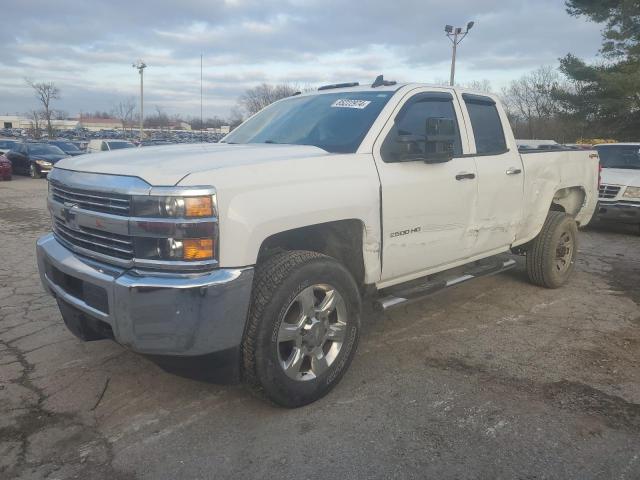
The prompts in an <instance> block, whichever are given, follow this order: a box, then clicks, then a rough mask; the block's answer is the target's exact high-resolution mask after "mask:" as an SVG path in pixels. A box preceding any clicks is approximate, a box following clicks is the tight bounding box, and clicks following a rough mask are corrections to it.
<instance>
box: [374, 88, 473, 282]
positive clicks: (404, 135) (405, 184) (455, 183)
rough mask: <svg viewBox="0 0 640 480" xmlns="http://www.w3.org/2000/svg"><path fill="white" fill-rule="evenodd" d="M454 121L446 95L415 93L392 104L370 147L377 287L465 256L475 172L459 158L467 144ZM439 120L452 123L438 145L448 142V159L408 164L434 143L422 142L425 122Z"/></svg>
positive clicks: (457, 115) (468, 160)
mask: <svg viewBox="0 0 640 480" xmlns="http://www.w3.org/2000/svg"><path fill="white" fill-rule="evenodd" d="M459 119H460V121H461V119H462V114H461V111H460V106H459V104H458V102H457V100H456V99H455V98H454V97H453V95H452V94H451V93H450V92H449V91H447V90H444V89H442V90H439V91H434V90H425V89H420V90H418V92H417V93H416V92H415V91H414V92H412V93H410V94H408V95H407V97H405V99H403V102H401V103H400V104H399V105H398V106H397V108H396V110H395V111H394V113H393V114H392V116H391V119H390V120H389V121H388V122H387V124H386V125H385V127H384V128H383V130H382V132H381V135H379V136H378V139H377V140H376V143H375V144H374V157H375V160H376V164H377V167H378V172H379V175H380V181H381V184H382V193H381V195H382V225H383V228H382V233H383V242H382V250H383V251H382V278H381V280H382V281H381V284H380V286H381V287H383V288H384V286H385V283H388V284H393V283H397V282H401V281H407V280H411V279H413V278H418V277H421V276H423V275H426V274H428V273H432V272H435V271H438V270H444V269H446V268H448V267H449V266H452V264H453V263H455V262H459V261H460V260H464V259H466V258H468V257H469V256H470V249H471V247H472V246H473V241H474V240H475V237H473V236H470V235H469V233H468V228H469V226H470V225H471V223H472V220H473V216H474V212H475V204H476V201H477V195H478V190H477V178H476V177H477V172H476V164H475V160H474V158H473V157H470V156H465V155H464V153H465V152H468V148H469V147H468V141H467V138H466V136H461V132H460V128H459V123H458V120H459ZM443 122H448V125H451V124H452V125H453V129H452V131H447V132H446V138H444V140H445V141H444V142H443V143H445V144H446V143H447V142H448V144H449V145H448V148H449V149H450V150H451V152H452V154H453V158H450V157H449V158H450V159H449V160H448V161H442V162H441V163H426V162H425V161H424V160H423V159H417V160H416V158H420V157H424V156H425V155H421V152H422V153H426V152H428V151H429V150H433V148H430V145H431V147H433V143H436V142H430V140H431V139H430V138H429V137H430V135H431V134H430V133H429V130H428V127H426V125H433V124H439V123H443ZM441 137H442V135H441V136H439V137H438V139H439V141H440V140H443V138H441ZM412 159H413V160H412ZM459 263H463V262H459Z"/></svg>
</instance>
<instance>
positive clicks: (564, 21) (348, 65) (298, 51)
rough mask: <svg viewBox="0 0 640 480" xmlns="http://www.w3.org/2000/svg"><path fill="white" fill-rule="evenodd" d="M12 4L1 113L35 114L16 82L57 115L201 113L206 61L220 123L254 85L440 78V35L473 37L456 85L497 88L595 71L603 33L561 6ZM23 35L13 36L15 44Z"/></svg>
mask: <svg viewBox="0 0 640 480" xmlns="http://www.w3.org/2000/svg"><path fill="white" fill-rule="evenodd" d="M54 3H55V5H53V4H52V3H51V2H49V1H44V0H32V1H29V2H18V3H16V4H13V5H12V8H11V9H8V10H5V12H3V17H4V18H3V23H4V25H11V28H5V29H3V30H2V31H0V41H1V42H2V44H3V48H2V49H1V50H0V68H1V69H2V72H3V73H2V80H0V81H1V82H2V83H1V84H0V87H1V88H0V113H4V112H5V111H7V112H16V111H18V112H20V111H26V110H28V109H29V108H32V107H34V106H35V100H34V99H33V98H32V95H31V92H30V91H29V89H28V88H26V87H25V86H24V80H23V79H24V77H30V78H33V79H36V80H52V81H55V82H56V83H57V84H58V85H59V86H60V88H61V91H62V99H61V100H60V102H59V108H61V109H63V110H66V111H69V112H71V113H75V112H78V111H80V110H83V111H91V110H95V109H100V110H109V109H110V108H111V106H112V105H113V104H114V103H115V102H117V100H118V99H119V98H121V97H123V96H134V95H137V92H138V80H139V77H138V75H137V73H136V72H135V70H133V69H132V68H131V62H132V61H133V60H135V59H136V58H143V59H144V60H145V62H146V63H147V64H148V65H149V68H148V69H147V70H146V71H145V84H146V90H145V92H146V95H145V97H146V101H147V102H148V103H149V104H150V107H152V106H153V105H155V104H157V105H161V106H162V107H163V108H164V109H165V110H166V111H167V112H168V113H182V114H193V113H195V112H198V111H199V103H198V102H199V88H200V87H199V80H200V72H199V68H200V53H203V54H204V85H205V93H206V95H205V99H206V104H205V111H206V114H209V115H213V114H218V115H224V114H226V113H227V112H228V111H229V109H230V108H231V107H232V106H233V104H234V103H235V100H236V98H237V97H238V95H240V94H241V93H242V91H244V90H245V89H246V88H249V87H251V86H253V85H256V84H258V83H261V82H287V81H288V82H295V83H298V84H300V85H318V84H322V83H330V82H337V81H363V82H369V81H372V79H373V77H374V76H375V75H377V74H379V73H384V74H385V76H386V77H388V78H397V79H398V80H403V81H427V82H429V81H434V80H436V79H439V78H446V77H447V76H448V69H449V56H450V44H449V43H448V40H447V39H446V37H445V36H444V32H443V31H442V30H443V26H444V25H445V24H446V23H452V22H453V23H456V24H460V25H464V24H465V23H466V22H467V21H468V20H475V21H476V26H475V27H474V29H473V30H472V32H471V34H470V35H469V37H468V38H467V39H465V41H464V42H463V44H462V45H461V48H460V52H459V64H458V72H459V79H460V80H461V81H463V82H470V81H472V80H474V79H489V80H491V81H492V82H493V83H494V85H497V86H500V85H503V84H505V83H506V82H508V81H509V79H512V78H515V77H517V76H519V75H521V74H522V73H524V72H526V71H528V70H531V69H533V68H536V67H537V66H540V65H543V64H546V65H556V64H557V59H558V58H559V57H562V56H564V55H565V54H567V53H569V52H572V53H575V54H577V55H580V56H583V57H587V58H591V57H593V56H594V55H595V54H596V52H597V50H598V48H599V45H600V35H599V26H598V25H595V24H592V23H588V22H585V21H583V20H581V19H576V18H572V17H570V16H568V15H567V14H566V12H565V11H564V5H563V2H562V1H561V0H537V1H535V2H534V1H533V0H532V1H529V2H523V1H519V0H518V1H516V0H512V1H504V0H483V1H478V0H448V1H447V2H446V3H445V4H443V3H442V2H441V1H440V0H394V1H393V2H389V1H387V0H368V1H358V2H345V1H344V0H322V1H321V0H288V1H276V0H234V1H231V0H215V1H212V0H183V1H182V2H180V3H176V2H168V1H166V0H161V1H159V0H154V1H151V0H142V1H139V2H130V1H125V0H112V1H111V2H108V3H107V2H93V1H86V0H68V1H65V2H54ZM15 32H18V33H15Z"/></svg>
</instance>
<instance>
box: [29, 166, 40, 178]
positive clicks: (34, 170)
mask: <svg viewBox="0 0 640 480" xmlns="http://www.w3.org/2000/svg"><path fill="white" fill-rule="evenodd" d="M29 176H30V177H31V178H42V174H41V173H40V170H38V167H36V165H35V164H33V163H32V164H31V165H30V166H29Z"/></svg>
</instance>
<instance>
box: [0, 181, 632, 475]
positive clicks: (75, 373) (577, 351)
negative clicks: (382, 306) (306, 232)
mask: <svg viewBox="0 0 640 480" xmlns="http://www.w3.org/2000/svg"><path fill="white" fill-rule="evenodd" d="M45 195H46V182H45V181H44V180H41V181H36V180H31V179H28V178H24V177H16V178H15V179H14V181H12V182H3V183H0V245H1V252H2V257H3V258H2V262H0V478H24V479H27V478H28V479H41V478H50V479H66V478H81V479H86V478H91V479H129V478H150V479H165V478H166V479H175V478H184V479H187V478H188V479H191V478H296V479H302V478H323V479H324V478H328V477H332V476H335V477H337V478H434V479H502V478H504V479H515V478H517V479H545V478H554V479H556V478H557V479H592V478H593V479H596V478H597V479H613V478H616V479H634V478H636V479H637V478H640V369H639V368H638V367H639V366H640V307H639V304H640V288H639V286H640V236H638V235H636V234H635V233H634V231H633V230H632V229H625V228H616V229H612V228H611V227H608V228H604V227H595V228H590V229H588V230H585V231H583V232H582V233H581V248H580V257H579V262H578V266H577V272H576V275H575V276H574V278H573V279H572V281H571V283H570V285H568V286H567V287H565V288H562V289H559V290H553V291H551V290H544V289H540V288H537V287H534V286H532V285H529V284H528V283H527V281H526V277H525V273H524V269H523V266H522V262H521V259H519V267H518V268H517V269H515V270H512V271H510V272H507V273H505V274H502V275H498V276H494V277H488V278H484V279H480V280H477V281H475V283H474V282H471V283H469V284H465V285H463V286H460V287H457V288H455V289H451V290H449V291H446V292H443V293H440V294H438V295H436V296H433V297H431V298H430V299H428V300H426V301H423V302H421V303H417V304H414V305H412V306H410V307H405V308H401V309H398V310H396V311H393V312H392V313H387V314H384V315H381V314H374V313H367V315H365V317H366V318H365V325H364V332H363V336H362V339H361V343H360V347H359V352H358V354H357V355H356V358H355V360H354V362H353V365H352V366H351V369H350V371H349V372H348V373H347V375H346V376H345V378H344V379H343V381H342V383H341V384H340V385H339V386H338V387H337V388H336V389H335V390H334V391H333V392H332V393H331V394H330V395H329V396H328V397H326V398H324V399H323V400H321V401H319V402H317V403H315V404H313V405H311V406H308V407H304V408H301V409H298V410H283V409H279V408H275V407H273V406H270V405H267V404H265V403H262V402H261V401H259V400H256V399H254V398H253V397H252V396H251V395H249V394H248V393H247V392H246V391H245V390H244V389H243V388H242V387H228V386H226V387H225V386H218V385H211V384H206V383H200V382H196V381H193V380H188V379H184V378H180V377H176V376H173V375H170V374H168V373H165V372H163V371H162V370H160V369H159V368H158V367H157V366H155V365H154V364H152V363H150V362H149V361H147V360H146V359H144V358H141V357H139V356H137V355H135V354H132V353H130V352H128V351H126V350H124V349H123V348H121V347H120V346H118V345H117V344H115V343H113V342H110V341H100V342H92V343H82V342H80V341H79V340H77V339H76V338H75V337H73V336H72V335H71V334H70V333H69V332H68V331H67V329H66V328H65V327H64V325H63V324H62V320H61V318H60V315H59V313H58V310H57V307H56V305H55V302H54V300H53V299H52V298H51V297H49V296H47V295H45V294H44V292H43V290H42V288H41V286H40V284H39V279H38V276H37V267H36V262H35V257H34V242H35V240H36V238H37V237H38V236H39V235H41V234H42V233H44V232H46V231H47V230H48V228H49V219H48V215H47V211H46V207H45Z"/></svg>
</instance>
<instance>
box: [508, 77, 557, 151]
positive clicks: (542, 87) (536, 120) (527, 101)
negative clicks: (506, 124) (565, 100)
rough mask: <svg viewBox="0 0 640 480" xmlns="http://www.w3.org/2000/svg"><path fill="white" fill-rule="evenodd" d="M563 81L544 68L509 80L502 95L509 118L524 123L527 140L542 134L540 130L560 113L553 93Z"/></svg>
mask: <svg viewBox="0 0 640 480" xmlns="http://www.w3.org/2000/svg"><path fill="white" fill-rule="evenodd" d="M562 82H563V80H562V77H561V76H560V74H559V73H558V72H557V71H556V70H554V69H553V68H552V67H548V66H547V67H540V68H539V69H537V70H535V71H533V72H531V73H529V74H527V75H524V76H523V77H521V78H520V79H518V80H514V81H512V82H511V84H510V85H509V86H508V87H506V88H505V89H503V91H502V96H503V97H504V102H505V104H506V106H507V109H508V111H509V114H510V117H511V118H512V119H515V120H516V121H518V120H523V121H524V122H525V123H526V125H527V128H528V135H529V137H530V138H536V137H537V136H538V134H539V133H541V132H540V128H541V127H542V126H544V124H545V123H546V122H548V121H549V120H551V119H553V118H554V117H555V116H556V115H557V114H558V112H559V111H560V104H559V102H558V101H557V99H556V98H555V96H554V95H553V92H554V90H556V89H557V88H558V87H559V86H560V85H561V84H562ZM543 130H545V129H543Z"/></svg>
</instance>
